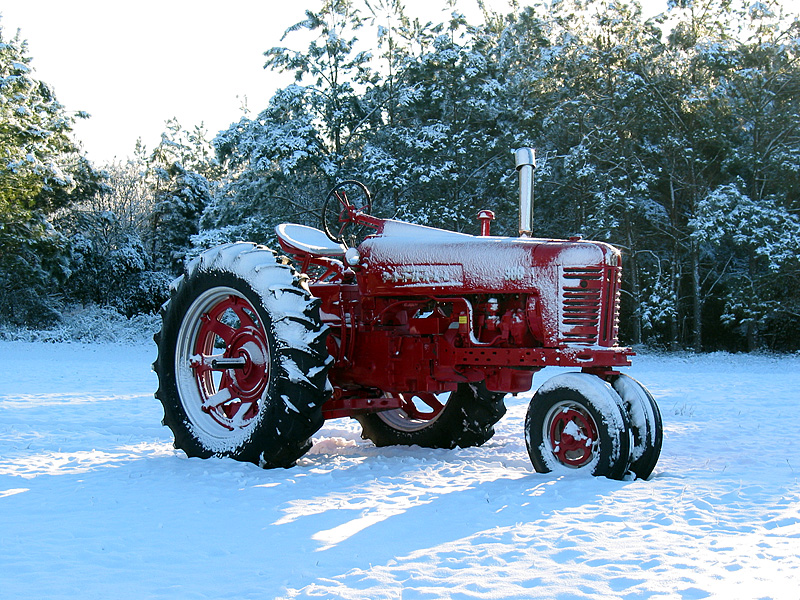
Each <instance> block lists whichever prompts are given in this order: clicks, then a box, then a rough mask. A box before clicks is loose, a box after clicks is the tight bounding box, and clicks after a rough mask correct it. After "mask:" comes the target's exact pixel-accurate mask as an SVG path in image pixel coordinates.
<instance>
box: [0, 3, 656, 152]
mask: <svg viewBox="0 0 800 600" xmlns="http://www.w3.org/2000/svg"><path fill="white" fill-rule="evenodd" d="M486 3H487V5H488V6H489V7H491V8H495V9H497V10H501V11H502V12H505V10H506V8H507V6H508V3H507V1H506V0H487V2H486ZM522 3H523V4H524V3H525V1H524V0H523V2H522ZM644 3H645V4H646V5H648V6H649V5H654V6H656V7H657V6H658V5H662V4H663V5H664V6H666V0H645V1H644ZM319 5H320V2H319V0H296V1H294V2H292V1H282V0H261V1H258V0H225V1H224V2H220V1H219V0H215V1H208V0H191V1H186V0H136V1H135V2H115V1H111V0H3V1H2V4H0V17H1V18H0V27H2V29H3V37H4V39H8V38H11V37H13V36H14V34H15V32H16V31H17V29H19V30H20V34H21V37H22V38H23V39H25V40H27V42H28V55H29V56H30V57H31V58H32V59H33V64H32V66H33V68H34V74H35V76H36V77H37V78H38V79H40V80H42V81H44V82H46V83H48V84H49V85H50V86H52V87H53V89H54V90H55V93H56V97H57V98H58V99H59V101H60V102H61V103H62V104H63V105H64V106H65V107H66V109H67V110H69V111H85V112H87V113H89V114H90V115H91V118H90V119H86V120H79V121H78V122H77V124H76V126H75V136H76V138H77V139H78V140H79V141H80V142H81V143H82V145H83V148H84V150H85V151H86V154H87V156H88V157H89V159H90V160H92V161H93V162H95V163H96V164H104V163H107V162H111V161H113V160H125V159H126V158H127V157H128V156H131V155H132V154H133V150H134V147H135V144H136V140H137V139H139V138H141V140H142V142H143V143H144V145H145V146H146V147H147V148H148V149H152V148H153V147H154V146H155V145H156V144H158V142H159V140H160V135H161V132H163V131H164V130H165V126H164V124H165V122H166V121H167V120H168V119H171V118H177V119H178V121H179V122H180V123H181V125H182V126H183V127H184V128H187V129H191V128H193V127H194V126H195V125H199V124H201V123H202V124H203V125H204V126H205V128H206V129H207V131H208V134H209V138H213V137H214V135H216V133H217V132H218V131H220V130H223V129H226V128H227V127H228V126H229V125H230V124H231V123H233V122H236V121H238V120H239V118H240V117H241V116H242V114H243V113H242V107H243V106H244V105H245V103H246V105H247V106H248V107H249V108H250V110H251V111H253V112H254V113H258V112H259V111H261V110H263V109H264V108H266V106H267V103H268V101H269V98H270V97H271V96H272V94H273V93H274V92H275V90H277V89H278V88H280V87H282V86H285V85H287V84H288V83H290V82H291V76H290V75H288V74H278V73H274V72H271V71H268V70H266V69H264V68H263V67H264V56H263V53H264V51H265V50H267V49H269V48H271V47H273V46H276V45H281V42H280V39H281V36H282V35H283V33H284V31H285V30H286V29H287V28H288V27H290V26H291V25H293V24H295V23H297V22H299V21H300V20H302V18H303V16H304V13H305V10H306V9H312V10H314V9H316V8H318V7H319ZM405 5H406V12H407V14H408V15H409V16H420V17H421V18H423V19H424V18H427V19H428V20H432V21H434V22H441V21H443V20H445V19H446V14H447V13H445V12H442V11H443V10H444V8H445V0H405ZM459 9H460V10H461V11H462V12H464V13H465V14H467V16H468V17H470V18H471V20H472V21H473V22H477V21H478V20H479V15H480V12H479V10H478V6H477V1H476V0H462V1H461V5H460V6H459ZM645 11H649V12H651V13H655V12H656V9H655V8H647V7H646V8H645ZM290 42H291V39H290V40H288V41H287V43H290Z"/></svg>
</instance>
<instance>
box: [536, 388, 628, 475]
mask: <svg viewBox="0 0 800 600" xmlns="http://www.w3.org/2000/svg"><path fill="white" fill-rule="evenodd" d="M631 443H632V434H631V429H630V425H629V422H628V417H627V411H626V410H625V407H624V405H623V401H622V399H621V398H620V396H619V394H617V392H615V391H614V389H613V388H612V387H611V385H610V384H608V383H606V382H605V381H603V380H602V379H600V378H599V377H597V376H595V375H590V374H587V373H564V374H562V375H557V376H555V377H553V378H551V379H549V380H548V381H546V382H545V383H544V384H543V385H542V386H541V387H540V388H539V390H538V391H537V392H536V394H534V396H533V399H532V400H531V403H530V405H529V406H528V413H527V415H526V418H525V444H526V446H527V449H528V455H529V456H530V459H531V462H532V463H533V467H534V469H536V471H538V472H539V473H550V472H552V471H556V470H560V469H571V470H576V471H585V472H587V473H588V474H591V475H595V476H604V477H608V478H609V479H622V478H623V477H624V476H625V474H626V473H627V471H628V465H629V464H630V450H631Z"/></svg>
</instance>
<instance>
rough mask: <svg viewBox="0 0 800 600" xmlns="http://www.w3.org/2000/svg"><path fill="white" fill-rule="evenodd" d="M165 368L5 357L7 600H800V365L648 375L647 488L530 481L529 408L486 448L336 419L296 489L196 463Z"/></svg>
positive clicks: (67, 355) (644, 364)
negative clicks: (175, 435) (651, 432)
mask: <svg viewBox="0 0 800 600" xmlns="http://www.w3.org/2000/svg"><path fill="white" fill-rule="evenodd" d="M153 358H154V347H153V346H152V345H149V346H145V345H138V346H137V345H134V346H123V345H103V344H99V345H98V344H96V345H91V346H90V345H80V344H46V343H25V342H0V361H1V362H2V364H3V366H4V368H5V373H6V374H5V376H4V377H3V378H2V380H1V381H0V597H2V598H9V599H15V600H18V599H36V600H39V599H62V598H64V599H66V598H69V599H75V598H78V599H83V598H86V599H95V598H103V599H115V600H120V599H135V600H143V599H149V598H165V599H166V598H169V599H170V600H176V599H180V600H185V599H194V598H230V599H235V600H243V599H249V598H253V599H269V598H309V597H314V598H353V599H358V600H364V599H369V600H379V599H389V598H397V599H399V598H402V599H404V600H406V599H412V598H425V599H429V598H430V599H432V598H453V599H455V598H525V599H527V598H547V599H553V598H592V599H598V598H626V599H633V598H726V599H730V598H792V599H796V598H798V597H800V591H798V590H800V483H798V477H800V453H798V448H800V399H799V396H800V391H799V390H800V357H798V356H793V357H771V356H732V355H726V354H713V355H707V356H688V355H683V356H666V357H664V356H655V355H646V356H640V357H637V358H635V359H634V361H635V363H634V366H633V367H632V368H631V369H629V370H628V373H629V374H630V375H632V376H634V377H636V378H637V379H640V380H641V381H642V382H644V383H645V384H646V385H647V386H648V387H649V388H650V389H651V390H652V392H653V393H654V395H655V396H656V398H657V400H658V402H659V405H660V406H661V411H662V414H663V418H664V435H665V438H664V449H663V453H662V456H661V461H660V462H659V464H658V466H657V467H656V471H655V473H654V476H653V478H652V479H651V480H650V481H610V480H606V479H592V478H584V477H578V476H566V477H565V476H555V475H540V474H536V473H534V472H533V470H532V468H531V466H530V464H529V462H528V457H527V455H526V452H525V445H524V441H523V437H522V423H523V419H524V415H525V410H526V404H527V402H528V398H529V396H520V397H517V398H512V397H509V398H507V404H508V407H509V410H508V414H507V415H506V416H505V417H504V418H503V420H502V421H501V422H500V423H499V426H498V428H497V430H498V431H497V435H496V436H495V437H494V438H493V439H492V440H491V441H490V442H489V443H488V444H486V445H485V446H484V447H481V448H472V449H468V450H453V451H446V450H423V449H419V448H380V449H379V448H375V447H373V446H372V445H371V444H370V443H368V442H364V441H362V440H361V439H360V436H359V428H358V425H357V423H356V422H355V421H349V420H343V419H340V420H336V421H331V422H329V423H327V424H326V426H325V427H324V428H323V429H322V430H321V431H320V432H319V436H318V438H317V439H316V444H315V446H314V448H313V449H312V451H311V453H310V454H308V455H307V456H306V457H305V458H303V459H302V460H301V461H300V464H299V465H298V466H297V467H295V468H292V469H289V470H277V471H276V470H272V471H265V470H261V469H259V468H258V467H256V466H254V465H250V464H241V463H237V462H234V461H231V460H199V459H187V458H186V457H185V456H184V455H182V453H179V452H177V451H175V450H173V448H172V443H171V441H172V440H171V438H170V436H169V430H167V429H166V428H163V427H161V425H160V421H161V417H162V411H161V406H160V405H159V404H158V402H157V401H156V400H154V399H153V395H152V394H153V390H154V388H155V385H156V381H155V376H154V375H153V373H151V371H150V363H151V362H152V360H153ZM555 373H556V371H552V372H551V371H550V370H548V371H546V372H544V373H541V374H539V375H537V377H536V379H535V381H536V384H537V385H538V384H541V383H542V382H543V381H544V380H545V378H546V377H547V376H548V375H552V374H555Z"/></svg>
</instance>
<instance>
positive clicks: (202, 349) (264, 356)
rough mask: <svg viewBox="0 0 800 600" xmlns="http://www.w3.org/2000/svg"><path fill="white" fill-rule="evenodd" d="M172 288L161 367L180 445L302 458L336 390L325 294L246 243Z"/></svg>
mask: <svg viewBox="0 0 800 600" xmlns="http://www.w3.org/2000/svg"><path fill="white" fill-rule="evenodd" d="M171 292H172V293H171V298H170V300H169V301H168V302H167V303H166V304H165V305H164V307H163V308H162V310H161V315H162V328H161V331H160V332H159V333H158V334H156V336H155V340H156V343H157V344H158V357H157V359H156V361H155V363H154V364H153V369H154V370H155V372H156V373H157V374H158V380H159V387H158V391H157V392H156V397H157V398H158V399H159V400H160V401H161V403H162V405H163V407H164V421H163V424H164V425H166V426H167V427H169V428H170V429H171V430H172V432H173V434H174V436H175V447H176V448H180V449H182V450H183V451H184V452H186V454H187V455H188V456H197V457H201V458H208V457H210V456H227V457H231V458H235V459H237V460H241V461H247V462H253V463H256V464H260V465H261V466H264V467H289V466H291V465H293V464H294V462H295V461H296V460H297V459H298V458H299V457H300V456H302V455H303V454H304V453H305V452H307V450H308V449H309V448H310V446H311V441H310V437H311V435H312V434H314V433H315V432H316V431H317V430H318V429H319V428H320V427H321V426H322V423H323V418H322V410H321V407H322V404H323V403H324V402H325V401H326V400H327V399H328V397H329V396H330V386H329V385H328V384H327V371H328V368H329V366H330V364H331V362H332V358H330V357H329V355H328V352H327V349H326V345H325V341H326V336H327V329H326V328H325V327H324V326H323V325H322V323H321V320H320V316H319V300H317V299H315V298H312V297H311V295H310V293H309V292H308V290H307V289H305V288H304V287H303V285H302V282H301V279H300V276H299V275H298V274H297V273H296V272H295V271H294V270H293V269H292V268H291V267H290V266H289V265H285V264H282V263H281V262H280V261H278V260H277V259H276V256H275V254H274V253H273V252H272V251H271V250H269V249H268V248H265V247H263V246H256V245H255V244H250V243H243V242H239V243H235V244H226V245H223V246H219V247H217V248H213V249H211V250H209V251H207V252H205V253H203V254H202V255H201V256H200V257H198V258H197V259H195V260H194V261H192V262H191V263H190V264H189V265H188V266H187V268H186V272H185V274H184V275H183V276H182V277H180V278H179V279H177V280H176V281H175V283H173V285H172V289H171Z"/></svg>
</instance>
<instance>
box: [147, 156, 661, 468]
mask: <svg viewBox="0 0 800 600" xmlns="http://www.w3.org/2000/svg"><path fill="white" fill-rule="evenodd" d="M515 156H516V166H517V170H518V171H519V177H520V237H516V238H510V237H495V236H492V235H490V231H489V230H490V221H491V219H492V218H493V217H494V215H493V214H492V213H491V212H490V211H481V213H480V214H479V219H480V221H481V234H480V235H477V236H473V235H467V234H463V233H455V232H451V231H444V230H441V229H435V228H431V227H425V226H421V225H415V224H411V223H406V222H401V221H397V220H392V219H382V218H377V217H375V216H372V215H371V214H370V213H371V205H372V201H371V197H370V194H369V192H368V190H367V189H366V188H365V187H364V186H363V185H362V184H360V183H358V182H355V181H346V182H343V183H340V184H339V185H337V186H336V187H335V188H334V189H333V190H331V192H330V193H329V194H328V196H327V198H326V199H325V202H324V205H323V208H322V229H315V228H312V227H307V226H303V225H296V224H283V225H280V226H278V227H277V235H278V240H279V243H280V246H281V248H282V250H283V252H284V253H285V255H279V254H278V253H276V252H274V251H273V250H270V249H269V248H266V247H264V246H261V245H257V244H253V243H245V242H237V243H232V244H226V245H223V246H219V247H216V248H213V249H211V250H208V251H206V252H204V253H203V254H202V255H201V256H199V257H198V258H196V259H194V260H193V261H192V262H190V263H189V264H188V265H187V267H186V272H185V274H184V275H183V276H182V277H180V278H179V279H177V280H176V281H175V282H174V283H173V285H172V288H171V298H170V300H169V301H168V302H167V303H166V304H165V305H164V307H163V309H162V319H163V323H162V329H161V331H160V333H158V334H157V335H156V337H155V339H156V342H157V344H158V358H157V359H156V362H155V363H154V365H153V366H154V369H155V371H156V373H157V374H158V378H159V388H158V391H157V392H156V397H157V398H158V399H159V400H160V401H161V403H162V404H163V406H164V424H165V425H167V426H168V427H169V428H170V429H171V430H172V432H173V434H174V436H175V447H176V448H180V449H182V450H184V451H185V452H186V454H187V455H189V456H199V457H210V456H228V457H233V458H235V459H238V460H243V461H252V462H254V463H257V464H261V465H262V466H265V467H279V466H280V467H289V466H292V465H293V464H294V463H295V461H296V460H297V459H298V458H300V457H301V456H302V455H303V454H304V453H305V452H306V451H307V450H308V449H309V448H310V446H311V436H312V435H313V434H314V433H315V432H316V431H317V430H318V429H319V428H320V427H321V426H322V424H323V422H324V420H325V419H333V418H339V417H352V418H354V419H356V420H358V421H359V423H360V424H361V428H362V436H363V437H364V438H368V439H370V440H372V441H373V442H374V443H375V444H376V445H377V446H386V445H396V444H397V445H418V446H423V447H431V448H454V447H456V446H459V447H468V446H477V445H481V444H483V443H484V442H486V441H487V440H489V438H491V437H492V435H493V433H494V428H493V427H494V425H495V423H497V421H498V420H499V419H500V418H501V417H502V416H503V414H504V413H505V410H506V409H505V405H504V403H503V399H504V397H505V396H506V394H509V393H511V394H517V393H520V392H527V391H529V390H530V389H531V386H532V381H533V376H534V374H535V373H536V372H537V371H539V370H541V369H543V368H544V367H547V366H560V367H572V368H573V371H572V372H567V373H562V374H559V375H556V376H554V377H552V378H550V379H549V380H547V381H546V382H545V383H544V384H543V385H542V386H541V387H540V388H539V389H538V391H536V393H535V395H534V396H533V398H532V400H531V402H530V406H529V408H528V412H527V417H526V420H525V442H526V446H527V450H528V454H529V456H530V459H531V461H532V463H533V466H534V468H535V470H536V471H539V472H542V473H546V472H551V471H554V470H562V469H580V470H584V471H585V472H587V473H590V474H593V475H602V476H607V477H610V478H622V477H624V476H626V474H628V473H633V474H635V475H636V476H637V477H640V478H647V477H648V476H649V475H650V474H651V472H652V471H653V468H654V466H655V464H656V462H657V460H658V457H659V453H660V450H661V439H662V434H661V418H660V415H659V411H658V406H657V405H656V402H655V401H654V400H653V397H652V396H651V395H650V393H649V392H648V391H647V389H646V388H645V387H644V386H642V385H641V384H640V383H639V382H637V381H636V380H634V379H632V378H631V377H629V376H627V375H624V374H621V373H620V372H619V371H618V369H619V368H620V367H626V366H629V365H630V357H631V356H632V355H633V352H632V351H631V349H629V348H625V347H620V346H619V345H618V344H617V331H618V324H619V323H618V316H619V297H620V280H621V271H620V252H619V251H618V250H617V249H616V248H614V247H612V246H610V245H608V244H605V243H601V242H591V241H585V240H581V239H580V238H570V239H569V240H548V239H536V238H533V237H531V219H532V208H533V193H532V180H533V168H534V153H533V150H531V149H529V148H521V149H519V150H516V151H515Z"/></svg>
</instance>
